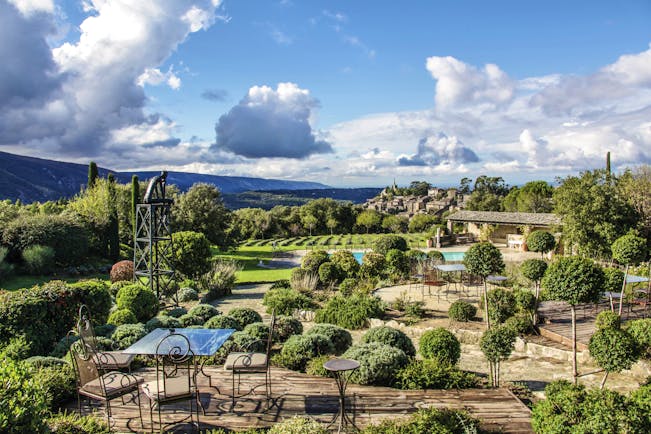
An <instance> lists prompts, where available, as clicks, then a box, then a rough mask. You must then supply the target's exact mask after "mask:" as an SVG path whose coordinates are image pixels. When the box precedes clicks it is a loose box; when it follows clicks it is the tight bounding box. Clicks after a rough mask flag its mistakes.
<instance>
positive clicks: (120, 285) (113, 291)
mask: <svg viewBox="0 0 651 434" xmlns="http://www.w3.org/2000/svg"><path fill="white" fill-rule="evenodd" d="M129 285H133V282H130V281H128V280H120V281H119V282H115V283H111V286H109V292H110V293H111V295H112V296H113V297H115V296H117V295H118V291H119V290H120V289H122V288H124V287H125V286H129Z"/></svg>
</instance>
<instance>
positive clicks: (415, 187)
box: [409, 181, 432, 196]
mask: <svg viewBox="0 0 651 434" xmlns="http://www.w3.org/2000/svg"><path fill="white" fill-rule="evenodd" d="M431 187H432V184H430V183H429V182H425V181H412V182H411V184H409V193H411V194H413V195H414V196H427V192H428V190H429V189H430V188H431Z"/></svg>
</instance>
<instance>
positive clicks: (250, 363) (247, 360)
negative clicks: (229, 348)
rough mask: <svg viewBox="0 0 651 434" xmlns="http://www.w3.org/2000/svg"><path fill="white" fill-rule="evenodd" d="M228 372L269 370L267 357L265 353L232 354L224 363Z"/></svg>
mask: <svg viewBox="0 0 651 434" xmlns="http://www.w3.org/2000/svg"><path fill="white" fill-rule="evenodd" d="M224 369H227V370H233V369H235V370H238V371H247V370H251V371H252V370H261V369H263V370H264V369H267V355H266V354H265V353H230V354H229V355H228V357H226V362H224Z"/></svg>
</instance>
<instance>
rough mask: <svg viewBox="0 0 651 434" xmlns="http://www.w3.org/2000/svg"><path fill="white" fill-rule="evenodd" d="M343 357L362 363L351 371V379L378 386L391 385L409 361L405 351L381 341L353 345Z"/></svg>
mask: <svg viewBox="0 0 651 434" xmlns="http://www.w3.org/2000/svg"><path fill="white" fill-rule="evenodd" d="M342 357H343V358H345V359H353V360H357V361H358V362H359V364H360V366H359V369H356V370H354V371H352V372H351V374H350V377H349V381H351V382H353V383H357V384H369V385H376V386H391V385H392V384H393V383H394V381H395V377H396V373H397V372H398V371H399V370H400V369H402V368H404V367H405V366H407V364H408V363H409V358H408V357H407V355H406V354H405V353H404V351H402V350H400V349H398V348H395V347H392V346H390V345H386V344H381V343H379V342H371V343H367V344H358V345H353V346H352V347H350V348H349V349H348V350H347V351H346V352H345V353H344V354H343V356H342Z"/></svg>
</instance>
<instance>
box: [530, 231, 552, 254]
mask: <svg viewBox="0 0 651 434" xmlns="http://www.w3.org/2000/svg"><path fill="white" fill-rule="evenodd" d="M554 247H556V240H555V239H554V236H553V235H552V234H550V233H549V232H547V231H533V232H531V233H530V234H529V235H528V236H527V248H528V249H529V250H531V251H532V252H540V257H541V258H542V257H543V256H544V255H545V253H547V252H551V251H552V250H554Z"/></svg>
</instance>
